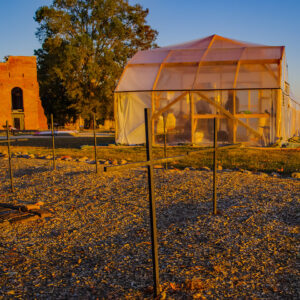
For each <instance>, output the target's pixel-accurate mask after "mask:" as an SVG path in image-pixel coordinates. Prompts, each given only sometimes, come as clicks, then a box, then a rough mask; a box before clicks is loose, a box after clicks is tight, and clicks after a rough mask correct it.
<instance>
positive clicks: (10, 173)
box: [6, 121, 14, 193]
mask: <svg viewBox="0 0 300 300" xmlns="http://www.w3.org/2000/svg"><path fill="white" fill-rule="evenodd" d="M6 138H7V152H8V167H9V176H10V187H11V192H12V193H13V192H14V184H13V172H12V164H11V153H10V140H9V127H8V121H6Z"/></svg>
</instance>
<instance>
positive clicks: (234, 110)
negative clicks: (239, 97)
mask: <svg viewBox="0 0 300 300" xmlns="http://www.w3.org/2000/svg"><path fill="white" fill-rule="evenodd" d="M235 114H236V90H234V91H233V116H234V118H236V117H235ZM232 122H233V126H232V131H233V132H232V137H233V143H234V144H235V143H236V131H237V123H236V120H233V121H232Z"/></svg>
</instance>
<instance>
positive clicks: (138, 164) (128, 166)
mask: <svg viewBox="0 0 300 300" xmlns="http://www.w3.org/2000/svg"><path fill="white" fill-rule="evenodd" d="M185 156H186V155H180V156H172V157H166V158H159V159H154V160H153V161H152V162H150V161H139V162H134V163H129V164H125V165H118V166H105V167H104V172H110V171H118V170H127V169H131V168H138V167H145V166H150V165H151V164H152V165H155V164H160V163H166V162H169V161H173V160H178V159H183V158H184V157H185Z"/></svg>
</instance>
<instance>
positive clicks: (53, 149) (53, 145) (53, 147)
mask: <svg viewBox="0 0 300 300" xmlns="http://www.w3.org/2000/svg"><path fill="white" fill-rule="evenodd" d="M51 134H52V156H53V170H56V163H55V140H54V129H53V114H51Z"/></svg>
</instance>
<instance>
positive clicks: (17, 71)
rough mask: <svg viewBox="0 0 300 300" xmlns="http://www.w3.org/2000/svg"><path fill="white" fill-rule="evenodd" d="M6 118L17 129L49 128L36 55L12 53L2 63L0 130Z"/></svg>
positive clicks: (0, 72) (0, 78)
mask: <svg viewBox="0 0 300 300" xmlns="http://www.w3.org/2000/svg"><path fill="white" fill-rule="evenodd" d="M6 120H7V121H8V122H9V124H10V125H12V126H13V127H15V128H16V129H18V130H37V129H39V130H43V129H47V128H48V126H47V119H46V117H45V114H44V109H43V107H42V104H41V100H40V97H39V85H38V82H37V66H36V58H35V57H34V56H10V57H9V58H8V60H7V62H3V63H0V130H3V129H4V128H5V124H6Z"/></svg>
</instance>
